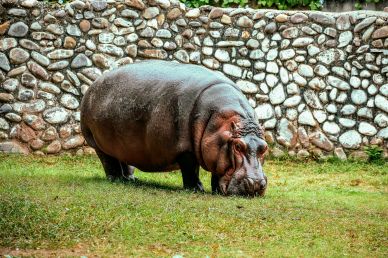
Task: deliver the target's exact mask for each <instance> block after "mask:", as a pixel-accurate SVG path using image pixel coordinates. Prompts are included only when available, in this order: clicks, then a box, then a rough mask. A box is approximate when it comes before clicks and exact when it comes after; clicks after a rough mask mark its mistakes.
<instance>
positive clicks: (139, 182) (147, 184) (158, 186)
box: [85, 177, 212, 195]
mask: <svg viewBox="0 0 388 258" xmlns="http://www.w3.org/2000/svg"><path fill="white" fill-rule="evenodd" d="M85 181H89V182H93V183H111V184H113V185H115V184H120V185H125V186H126V187H133V188H136V187H139V188H143V189H152V190H162V191H166V192H192V193H194V191H192V190H186V189H184V188H183V186H176V185H170V184H165V183H164V184H163V183H160V182H156V181H149V180H145V179H142V178H136V180H135V181H129V182H122V181H119V180H117V181H113V182H112V181H109V180H108V179H106V178H103V177H88V178H85ZM200 194H204V195H212V193H210V192H204V193H200Z"/></svg>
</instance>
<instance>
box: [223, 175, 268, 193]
mask: <svg viewBox="0 0 388 258" xmlns="http://www.w3.org/2000/svg"><path fill="white" fill-rule="evenodd" d="M225 181H226V180H222V179H221V180H220V183H219V185H220V190H221V193H222V194H223V195H242V196H250V197H255V196H264V195H265V192H266V190H267V182H268V180H267V177H266V176H264V179H262V180H254V179H252V178H249V177H248V178H247V177H245V178H242V179H239V180H238V179H236V178H235V177H232V178H231V180H230V181H229V183H226V182H225Z"/></svg>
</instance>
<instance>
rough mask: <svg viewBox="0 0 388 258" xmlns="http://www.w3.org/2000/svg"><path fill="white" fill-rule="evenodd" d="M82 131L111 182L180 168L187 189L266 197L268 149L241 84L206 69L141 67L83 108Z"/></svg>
mask: <svg viewBox="0 0 388 258" xmlns="http://www.w3.org/2000/svg"><path fill="white" fill-rule="evenodd" d="M81 126H82V132H83V134H84V136H85V139H86V141H87V143H88V144H89V145H90V146H92V147H93V148H95V150H96V152H97V154H98V157H99V158H100V160H101V162H102V164H103V167H104V170H105V173H106V175H107V177H108V178H110V179H122V180H125V179H128V178H129V177H130V176H132V175H133V167H137V168H139V169H140V170H142V171H148V172H156V171H171V170H175V169H178V168H180V169H181V172H182V177H183V185H184V187H185V188H190V189H195V190H200V191H203V186H202V183H201V182H200V180H199V178H198V172H199V166H202V167H203V168H204V169H205V170H208V171H210V172H211V173H212V190H213V192H220V193H222V194H225V195H229V194H233V195H264V192H265V189H266V185H267V179H266V177H265V175H264V173H263V170H262V162H263V157H264V153H265V151H266V150H267V144H266V142H265V141H264V139H263V134H262V130H261V128H260V126H259V124H258V119H257V118H256V116H255V112H254V110H253V109H252V107H251V106H250V105H249V103H248V101H247V100H246V98H245V96H244V95H243V94H242V92H241V91H240V89H239V88H238V87H237V86H236V84H235V83H234V82H232V81H231V80H229V79H228V78H226V77H225V76H223V75H222V74H221V73H217V72H213V71H211V70H208V69H206V68H204V67H201V66H196V65H189V64H178V63H174V62H167V61H141V62H138V63H134V64H129V65H127V66H124V67H121V68H118V69H115V70H113V71H110V72H108V73H105V74H104V75H102V76H101V77H100V78H98V79H97V80H96V81H95V83H94V84H93V85H92V86H91V87H90V88H89V89H88V91H87V92H86V93H85V96H84V98H83V100H82V105H81Z"/></svg>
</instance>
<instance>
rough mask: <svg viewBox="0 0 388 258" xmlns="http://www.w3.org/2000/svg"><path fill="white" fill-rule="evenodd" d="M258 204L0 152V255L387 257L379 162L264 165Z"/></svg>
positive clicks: (89, 164) (173, 177)
mask: <svg viewBox="0 0 388 258" xmlns="http://www.w3.org/2000/svg"><path fill="white" fill-rule="evenodd" d="M264 168H265V170H266V173H267V176H268V179H269V187H268V192H267V195H266V196H265V197H264V198H254V199H249V198H243V197H223V196H215V195H211V194H210V193H209V191H210V189H209V188H210V187H209V186H210V175H209V173H207V172H204V171H202V172H201V178H202V182H203V183H204V185H205V186H206V191H207V193H206V194H194V193H190V192H187V191H184V190H182V187H181V184H182V182H181V181H182V180H181V176H180V173H179V172H175V173H154V174H151V173H141V172H136V176H137V177H138V178H139V180H138V182H137V183H132V184H121V183H110V182H108V181H107V180H106V179H105V176H104V173H103V170H102V167H101V165H100V163H99V161H98V159H97V158H96V157H94V156H92V157H86V156H84V157H69V156H60V157H55V156H50V157H37V156H27V157H25V156H15V155H12V156H10V155H0V255H1V254H11V255H26V256H39V257H40V256H81V255H86V256H88V257H90V256H94V255H96V256H112V255H116V256H135V257H160V256H163V257H164V256H165V257H172V256H174V255H182V256H184V257H207V256H209V257H257V256H262V255H264V256H271V257H279V256H281V257H342V256H351V257H387V256H388V195H387V192H388V191H387V190H388V187H387V185H388V176H387V175H388V173H387V172H388V166H387V164H386V163H385V164H384V163H382V164H366V163H356V162H339V161H331V162H320V163H318V162H295V161H290V160H283V161H279V160H272V161H267V162H266V164H265V166H264Z"/></svg>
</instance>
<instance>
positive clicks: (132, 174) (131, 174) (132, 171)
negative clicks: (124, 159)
mask: <svg viewBox="0 0 388 258" xmlns="http://www.w3.org/2000/svg"><path fill="white" fill-rule="evenodd" d="M128 179H129V180H132V181H135V180H136V177H135V167H134V166H129V165H128Z"/></svg>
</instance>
